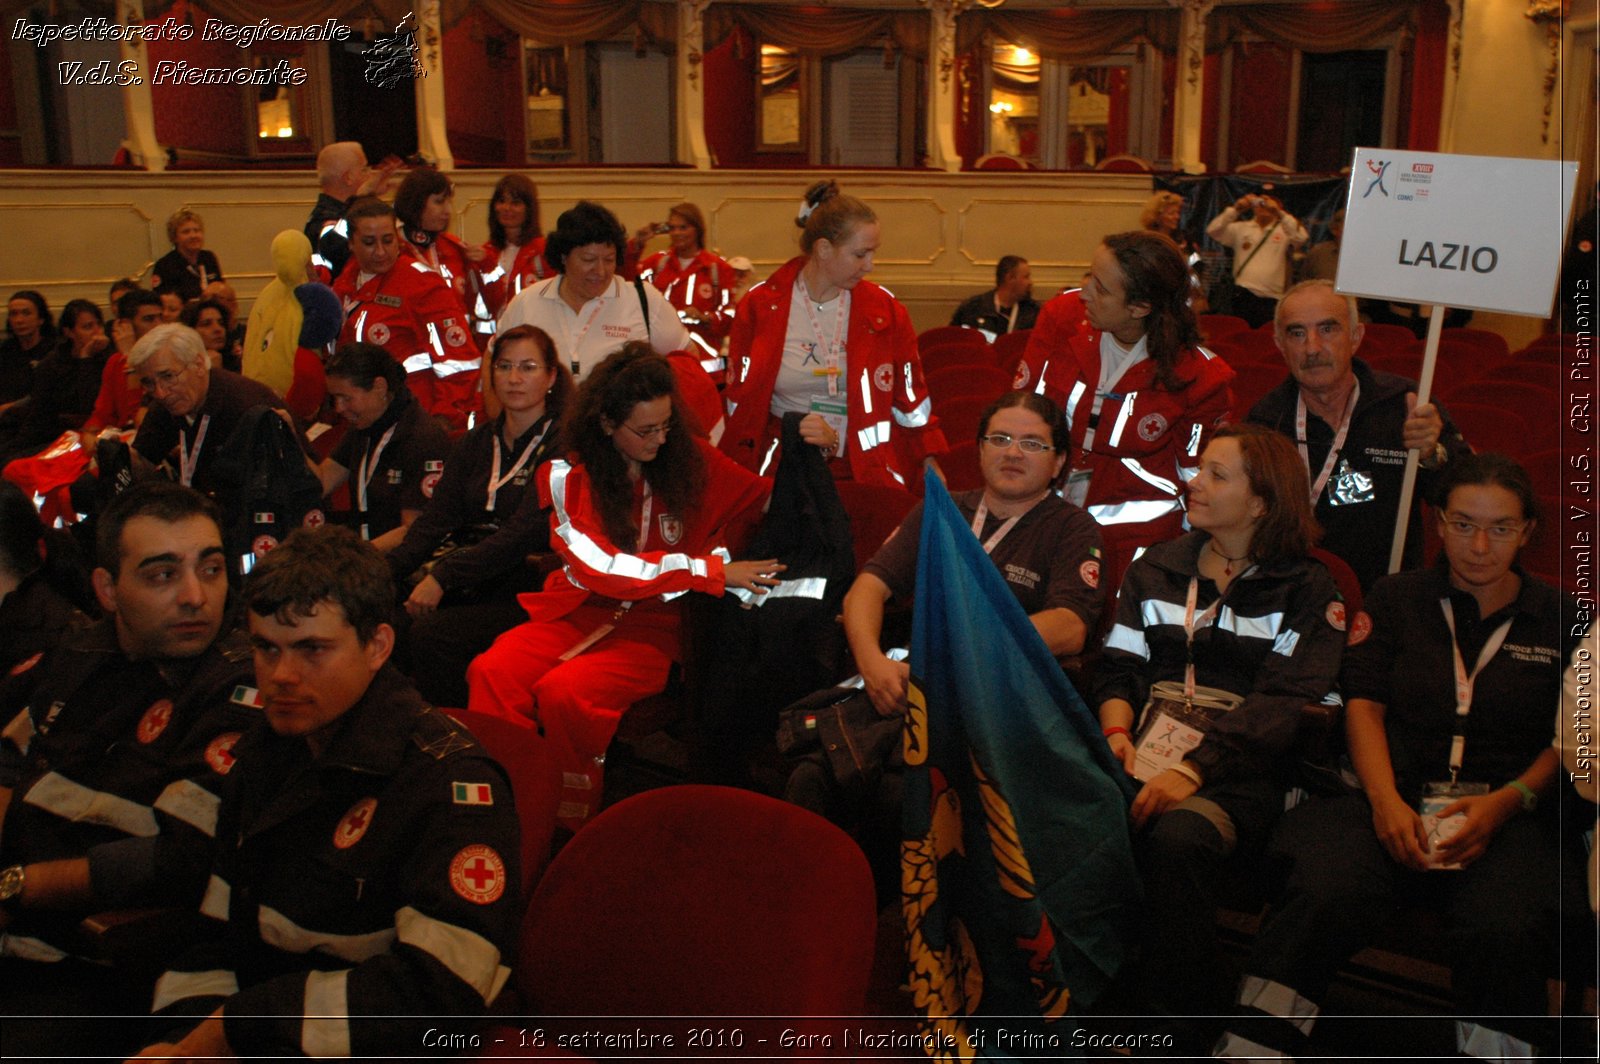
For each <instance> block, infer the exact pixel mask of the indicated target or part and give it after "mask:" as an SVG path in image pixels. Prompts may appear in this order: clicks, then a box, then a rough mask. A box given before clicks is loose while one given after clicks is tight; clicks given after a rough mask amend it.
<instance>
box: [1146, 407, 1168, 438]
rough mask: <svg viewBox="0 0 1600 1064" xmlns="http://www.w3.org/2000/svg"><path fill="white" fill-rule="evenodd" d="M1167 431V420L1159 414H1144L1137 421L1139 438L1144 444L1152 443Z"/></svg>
mask: <svg viewBox="0 0 1600 1064" xmlns="http://www.w3.org/2000/svg"><path fill="white" fill-rule="evenodd" d="M1165 431H1167V419H1166V418H1164V417H1162V416H1161V415H1160V414H1146V415H1145V416H1144V417H1142V418H1140V419H1139V438H1140V439H1141V440H1143V441H1145V442H1146V443H1154V442H1155V441H1157V440H1159V439H1160V438H1161V434H1162V433H1163V432H1165Z"/></svg>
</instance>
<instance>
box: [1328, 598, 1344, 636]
mask: <svg viewBox="0 0 1600 1064" xmlns="http://www.w3.org/2000/svg"><path fill="white" fill-rule="evenodd" d="M1326 612H1327V617H1328V623H1329V624H1330V625H1332V626H1333V630H1334V631H1335V632H1342V631H1344V603H1342V602H1340V601H1338V600H1337V599H1335V600H1334V601H1332V602H1330V603H1328V609H1327V611H1326Z"/></svg>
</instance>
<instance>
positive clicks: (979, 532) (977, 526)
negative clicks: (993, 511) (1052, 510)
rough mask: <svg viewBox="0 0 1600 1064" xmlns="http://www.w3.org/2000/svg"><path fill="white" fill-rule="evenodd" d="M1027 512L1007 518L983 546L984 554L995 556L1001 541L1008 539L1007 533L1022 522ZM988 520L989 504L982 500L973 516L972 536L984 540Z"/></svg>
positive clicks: (979, 501)
mask: <svg viewBox="0 0 1600 1064" xmlns="http://www.w3.org/2000/svg"><path fill="white" fill-rule="evenodd" d="M1028 509H1030V510H1031V509H1032V507H1031V506H1030V507H1029V508H1028ZM1027 512H1028V511H1027V510H1024V511H1022V513H1020V514H1012V515H1011V516H1010V517H1008V518H1006V519H1005V521H1004V522H1003V523H1002V524H1001V525H1000V527H999V528H997V529H995V532H994V535H992V536H990V537H989V539H988V541H987V542H985V543H984V544H983V553H985V554H993V553H994V549H995V548H996V547H998V546H999V545H1000V541H1001V540H1002V539H1005V538H1006V533H1008V532H1010V531H1011V530H1012V529H1013V528H1015V527H1016V525H1017V522H1018V521H1020V520H1022V517H1023V514H1026V513H1027ZM988 520H989V504H988V503H987V502H984V501H983V500H982V499H979V500H978V512H977V513H975V514H973V515H972V534H973V535H974V536H977V537H978V539H979V540H982V539H983V525H984V522H986V521H988Z"/></svg>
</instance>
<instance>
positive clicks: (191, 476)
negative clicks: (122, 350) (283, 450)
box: [128, 323, 283, 495]
mask: <svg viewBox="0 0 1600 1064" xmlns="http://www.w3.org/2000/svg"><path fill="white" fill-rule="evenodd" d="M128 373H129V375H130V376H131V377H132V378H133V379H134V380H136V381H138V383H139V386H140V387H141V388H143V389H144V392H145V395H147V396H148V397H149V399H150V411H149V413H147V414H146V415H145V419H144V422H143V423H142V424H140V426H139V433H138V435H136V436H135V437H134V438H133V464H134V469H135V471H136V472H137V473H138V474H139V475H141V476H151V475H154V474H155V473H156V471H157V467H158V466H160V465H161V464H162V463H166V462H171V463H173V464H174V468H173V470H172V472H173V474H174V475H173V479H175V480H177V481H178V482H179V483H180V484H184V485H186V486H188V487H192V488H195V489H196V490H198V491H201V492H204V493H206V494H213V495H214V494H215V493H216V490H217V487H218V485H217V483H216V480H215V477H214V476H213V468H214V466H215V464H216V458H217V455H219V454H220V453H221V452H222V450H223V444H225V443H226V442H227V440H228V437H229V436H231V435H232V434H233V430H234V429H235V428H236V427H238V425H239V422H240V421H241V420H242V419H243V418H244V416H245V414H246V413H248V412H249V411H250V410H252V409H254V408H256V407H259V406H267V407H272V408H273V409H281V408H282V407H283V400H282V399H280V398H279V397H278V394H277V393H276V392H274V391H273V390H272V389H271V388H268V387H267V386H266V385H265V384H262V383H261V382H259V381H254V380H251V379H250V378H248V377H243V376H240V375H239V374H237V373H234V372H233V371H231V370H226V369H220V368H218V369H213V368H212V367H211V359H210V357H209V356H208V355H207V353H206V346H205V342H204V341H203V340H201V339H200V334H199V333H197V332H195V331H194V330H193V329H191V328H189V326H187V325H179V324H176V323H173V324H170V325H158V326H156V327H155V328H154V329H151V330H150V331H149V332H148V333H146V334H145V335H144V337H143V338H142V339H140V340H139V342H138V343H136V344H134V345H133V350H132V351H129V352H128Z"/></svg>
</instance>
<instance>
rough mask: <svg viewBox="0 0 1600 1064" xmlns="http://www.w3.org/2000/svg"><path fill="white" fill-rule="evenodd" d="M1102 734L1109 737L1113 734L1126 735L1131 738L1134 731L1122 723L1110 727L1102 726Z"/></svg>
mask: <svg viewBox="0 0 1600 1064" xmlns="http://www.w3.org/2000/svg"><path fill="white" fill-rule="evenodd" d="M1100 734H1101V735H1104V736H1105V737H1106V738H1107V739H1109V738H1111V737H1112V736H1113V735H1126V736H1127V737H1128V738H1129V739H1130V740H1131V739H1132V738H1133V733H1132V732H1130V731H1129V730H1128V729H1127V728H1124V727H1123V726H1122V725H1120V724H1114V725H1112V726H1111V727H1109V728H1102V729H1101V730H1100Z"/></svg>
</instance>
